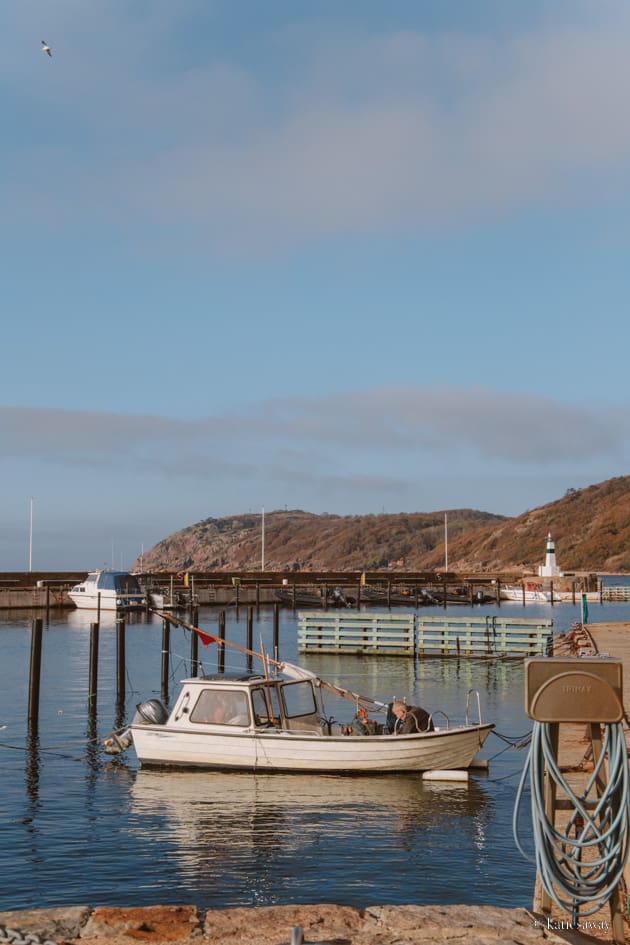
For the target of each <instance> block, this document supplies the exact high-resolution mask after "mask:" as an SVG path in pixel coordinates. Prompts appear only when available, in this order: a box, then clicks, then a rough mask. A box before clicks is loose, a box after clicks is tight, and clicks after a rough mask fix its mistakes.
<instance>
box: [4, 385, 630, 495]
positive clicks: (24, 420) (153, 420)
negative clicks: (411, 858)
mask: <svg viewBox="0 0 630 945" xmlns="http://www.w3.org/2000/svg"><path fill="white" fill-rule="evenodd" d="M627 417H628V413H627V412H624V411H623V410H622V409H621V407H620V408H619V410H618V411H608V412H606V413H603V412H600V411H597V410H596V409H591V408H585V407H580V406H575V405H570V404H565V403H561V402H558V401H554V400H552V399H551V398H544V397H540V396H537V395H532V394H515V393H511V394H510V393H502V392H497V391H493V390H490V389H487V388H482V387H479V388H470V389H456V388H446V387H445V388H426V389H423V388H415V387H404V388H396V387H388V388H382V389H378V388H375V389H371V390H366V391H356V392H354V393H350V394H347V393H346V394H344V395H333V396H328V397H323V398H320V399H314V398H313V399H307V398H284V399H278V400H273V401H269V402H267V403H263V404H258V405H253V406H252V407H251V409H249V410H241V411H239V412H228V413H223V414H221V415H218V416H210V417H205V418H201V419H198V420H194V421H183V420H176V419H173V418H166V417H159V416H154V417H152V416H132V415H117V414H106V413H102V414H99V413H94V412H91V413H87V412H82V411H70V410H56V409H48V410H44V409H31V408H8V407H5V408H1V409H0V438H1V441H2V443H3V457H4V459H5V461H6V460H7V459H9V458H13V459H20V458H24V457H38V458H39V459H41V460H43V461H46V462H52V463H63V464H64V465H75V466H81V465H84V464H90V465H91V464H93V463H98V464H103V463H105V464H111V465H112V466H117V467H123V468H130V469H134V470H136V471H137V470H139V469H142V470H143V471H144V473H145V474H146V475H147V476H150V475H155V474H156V473H159V474H160V475H167V476H169V477H170V478H172V477H175V478H178V477H179V478H183V479H185V478H188V477H191V476H192V477H200V476H208V475H211V474H214V475H217V474H221V475H225V476H237V477H239V478H247V477H252V476H255V475H256V471H257V470H259V469H261V468H263V467H264V468H265V470H266V471H267V474H268V475H270V476H272V478H273V477H276V476H282V475H285V476H287V477H291V476H304V477H307V478H309V477H312V478H313V479H318V480H321V479H322V478H327V477H331V478H334V477H338V476H343V477H346V478H347V477H349V476H350V477H352V478H353V479H361V478H362V477H363V478H364V479H365V481H367V480H368V479H370V480H371V479H373V480H374V481H376V480H379V479H381V478H382V477H385V478H386V479H388V480H391V481H393V479H395V478H396V473H395V472H394V470H397V469H399V468H400V463H401V457H405V456H407V457H409V458H411V457H413V458H414V461H415V460H417V458H418V457H422V459H423V461H424V462H426V463H429V462H438V463H442V462H444V461H446V462H447V463H448V462H449V461H450V462H454V461H456V460H457V459H458V458H459V457H461V456H462V455H465V456H467V457H468V458H469V459H470V462H471V463H472V464H473V465H474V466H475V467H476V468H487V469H493V468H494V467H495V466H496V464H497V463H498V464H500V465H501V466H502V467H503V468H505V469H508V470H509V469H512V470H515V469H520V470H527V469H532V470H533V469H538V468H540V467H550V468H552V467H557V466H559V467H561V468H562V467H564V466H568V467H570V468H574V467H576V466H580V465H581V464H584V463H593V462H594V461H602V462H604V461H608V462H610V463H615V462H621V461H622V460H623V458H624V456H625V454H626V451H627V442H628V437H629V435H630V424H629V422H628V419H627ZM377 454H378V455H377ZM366 456H370V457H371V459H370V462H371V463H373V465H372V466H371V467H370V468H367V469H366V468H365V467H364V466H363V465H362V463H363V462H365V458H366ZM283 471H284V472H283Z"/></svg>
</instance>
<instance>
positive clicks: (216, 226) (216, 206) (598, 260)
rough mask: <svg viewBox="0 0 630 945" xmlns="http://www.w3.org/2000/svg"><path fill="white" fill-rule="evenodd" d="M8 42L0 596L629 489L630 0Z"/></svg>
mask: <svg viewBox="0 0 630 945" xmlns="http://www.w3.org/2000/svg"><path fill="white" fill-rule="evenodd" d="M0 22H1V24H2V35H3V55H2V58H1V59H0V109H1V121H2V148H1V149H0V258H1V260H2V262H1V267H2V279H1V285H2V296H1V297H2V310H3V313H4V317H3V319H2V352H3V357H2V371H1V373H0V477H1V478H0V483H1V488H0V523H1V525H0V568H1V569H3V570H13V569H17V570H19V569H25V568H27V567H28V563H29V531H30V529H29V523H30V509H31V497H33V502H32V508H33V555H32V566H33V569H34V570H40V569H60V570H61V569H66V568H77V569H79V568H81V569H82V568H90V567H98V566H102V565H104V564H108V565H112V564H113V565H115V566H116V567H120V566H122V567H125V568H126V567H130V566H131V564H132V562H133V561H134V559H135V558H136V557H137V556H138V555H139V554H140V552H141V550H142V548H144V549H145V550H148V549H149V548H150V547H151V546H152V545H153V544H154V543H155V542H157V541H159V540H160V539H161V538H164V537H166V536H167V535H168V534H170V533H171V532H173V531H176V530H177V529H179V528H182V527H184V526H186V525H189V524H192V523H193V522H197V521H200V520H202V519H204V518H207V517H209V516H216V517H219V516H223V515H230V514H237V513H240V512H247V511H250V510H254V511H255V510H260V509H262V508H263V507H264V508H265V510H266V511H271V510H272V509H276V508H284V507H285V506H286V507H288V508H302V509H306V510H309V511H313V512H318V513H322V512H329V513H340V514H361V513H378V512H381V511H383V510H385V511H387V512H397V511H437V510H446V509H451V508H477V509H483V510H487V511H491V512H497V513H502V514H505V515H518V514H520V513H521V512H524V511H525V510H526V509H528V508H534V507H536V506H537V505H541V504H543V503H546V502H550V501H553V500H554V499H557V498H559V497H560V496H562V495H563V494H564V493H565V491H566V490H567V489H568V488H579V487H581V486H584V485H588V484H590V483H593V482H599V481H601V480H604V479H608V478H610V477H612V476H618V475H624V474H626V473H627V471H628V467H627V455H628V439H629V435H630V421H629V417H630V413H629V411H628V406H629V404H628V399H629V397H628V394H629V384H628V357H629V355H628V351H629V347H630V346H629V344H628V342H629V335H630V332H629V330H628V294H629V289H630V274H629V270H628V255H629V250H630V226H629V222H628V221H629V210H630V174H629V171H630V125H629V124H628V121H627V101H628V93H629V89H630V8H629V7H628V5H627V3H625V0H624V2H621V0H620V2H608V0H592V2H581V0H571V2H562V0H558V2H554V3H553V4H551V3H548V2H545V3H541V2H537V0H529V2H528V3H517V2H506V0H477V2H475V3H470V2H463V0H462V2H444V0H436V2H423V0H414V2H404V0H401V2H398V3H395V4H383V3H381V2H379V3H375V2H371V0H361V2H349V0H346V2H344V3H343V4H340V3H338V2H335V3H332V2H318V0H313V2H311V3H295V2H294V0H293V2H290V3H289V2H280V0H277V2H274V0H271V2H269V3H262V2H260V3H259V2H249V3H245V2H233V0H232V2H227V0H225V2H214V0H179V2H178V3H173V2H172V0H151V2H139V0H136V2H130V0H126V2H123V0H107V2H104V0H91V2H90V3H89V4H86V3H85V2H84V0H56V2H50V0H46V2H42V0H21V2H20V3H19V4H8V3H5V4H3V5H2V8H1V10H0ZM42 39H45V40H46V41H47V42H48V43H49V44H50V46H51V47H52V51H53V56H52V58H49V57H48V56H46V55H45V54H43V53H42V51H41V49H40V41H41V40H42Z"/></svg>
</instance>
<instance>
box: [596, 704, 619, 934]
mask: <svg viewBox="0 0 630 945" xmlns="http://www.w3.org/2000/svg"><path fill="white" fill-rule="evenodd" d="M590 730H591V745H592V746H593V765H594V767H595V768H597V765H598V763H599V760H600V758H601V756H602V752H603V750H604V746H603V744H602V728H601V725H600V724H599V722H591V723H590ZM604 765H607V759H604ZM595 787H596V790H597V797H598V798H600V797H602V795H603V794H604V792H605V790H606V782H605V781H604V772H603V771H602V769H601V767H600V769H599V773H598V775H597V777H596V779H595ZM618 796H619V795H618ZM600 816H601V815H600ZM603 826H607V825H603ZM608 902H609V906H610V917H611V919H612V931H613V940H614V941H615V942H617V943H618V945H623V943H624V942H625V940H626V939H625V936H624V931H623V912H622V907H621V899H620V896H619V886H616V888H615V889H614V890H613V891H612V893H611V895H610V898H609V900H608Z"/></svg>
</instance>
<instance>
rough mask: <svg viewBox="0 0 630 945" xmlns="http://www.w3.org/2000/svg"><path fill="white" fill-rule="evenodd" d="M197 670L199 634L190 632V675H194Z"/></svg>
mask: <svg viewBox="0 0 630 945" xmlns="http://www.w3.org/2000/svg"><path fill="white" fill-rule="evenodd" d="M198 670H199V635H198V634H196V633H195V632H194V631H193V632H192V633H191V634H190V675H191V676H196V675H197V672H198Z"/></svg>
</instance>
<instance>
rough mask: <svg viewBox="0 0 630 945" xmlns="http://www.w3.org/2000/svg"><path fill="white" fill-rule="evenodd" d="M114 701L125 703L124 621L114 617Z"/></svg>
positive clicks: (120, 703)
mask: <svg viewBox="0 0 630 945" xmlns="http://www.w3.org/2000/svg"><path fill="white" fill-rule="evenodd" d="M116 701H117V702H118V704H119V705H122V703H123V702H124V701H125V620H124V618H123V617H116Z"/></svg>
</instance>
